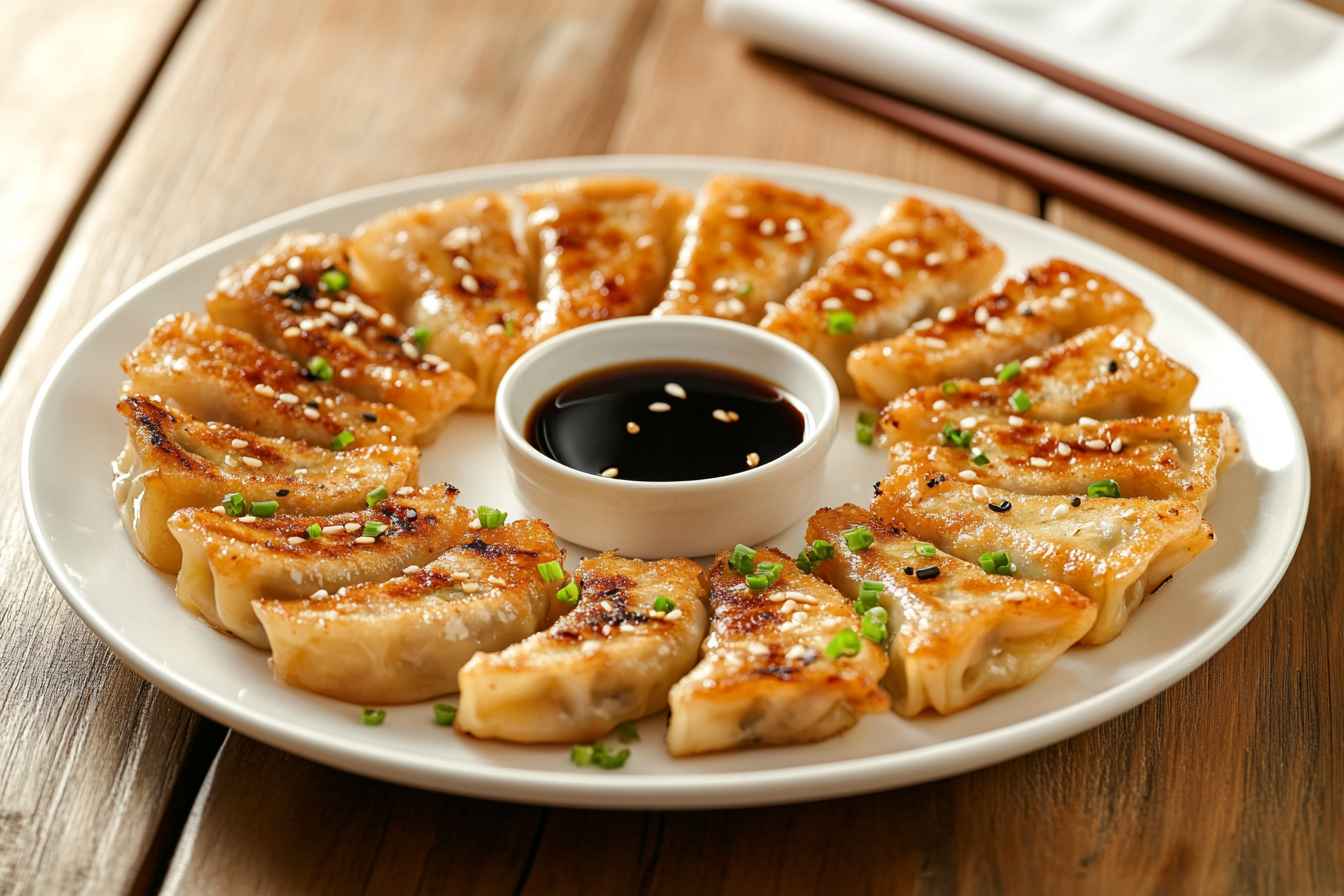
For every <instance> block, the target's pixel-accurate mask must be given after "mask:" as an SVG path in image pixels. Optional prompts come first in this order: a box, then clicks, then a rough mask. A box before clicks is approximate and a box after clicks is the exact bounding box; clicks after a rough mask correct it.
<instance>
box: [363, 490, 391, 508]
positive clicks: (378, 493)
mask: <svg viewBox="0 0 1344 896" xmlns="http://www.w3.org/2000/svg"><path fill="white" fill-rule="evenodd" d="M386 498H387V486H385V485H380V486H378V487H377V488H376V489H374V490H373V491H371V492H369V493H368V494H367V495H365V496H364V503H365V504H367V505H369V507H370V508H373V507H376V506H378V502H379V501H382V500H384V499H386Z"/></svg>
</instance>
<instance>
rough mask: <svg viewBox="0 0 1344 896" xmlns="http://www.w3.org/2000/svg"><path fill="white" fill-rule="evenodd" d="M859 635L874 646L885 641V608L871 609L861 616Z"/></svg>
mask: <svg viewBox="0 0 1344 896" xmlns="http://www.w3.org/2000/svg"><path fill="white" fill-rule="evenodd" d="M860 630H861V633H862V634H863V636H864V637H865V638H867V639H868V640H869V641H872V642H873V643H874V644H885V643H886V641H887V611H886V608H885V607H873V608H872V609H870V610H868V611H867V612H865V613H864V614H863V623H862V625H861V626H860Z"/></svg>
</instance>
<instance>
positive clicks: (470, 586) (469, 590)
mask: <svg viewBox="0 0 1344 896" xmlns="http://www.w3.org/2000/svg"><path fill="white" fill-rule="evenodd" d="M480 590H481V583H480V582H463V583H462V591H463V593H465V594H475V593H476V592H477V591H480Z"/></svg>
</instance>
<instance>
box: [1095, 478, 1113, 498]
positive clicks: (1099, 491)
mask: <svg viewBox="0 0 1344 896" xmlns="http://www.w3.org/2000/svg"><path fill="white" fill-rule="evenodd" d="M1087 496H1088V497H1089V498H1118V497H1120V483H1118V482H1116V481H1115V480H1114V479H1098V480H1097V481H1096V482H1094V483H1092V484H1091V485H1089V486H1088V487H1087Z"/></svg>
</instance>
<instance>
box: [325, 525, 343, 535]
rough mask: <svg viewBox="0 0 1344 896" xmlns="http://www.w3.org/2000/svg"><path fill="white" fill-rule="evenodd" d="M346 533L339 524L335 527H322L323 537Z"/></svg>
mask: <svg viewBox="0 0 1344 896" xmlns="http://www.w3.org/2000/svg"><path fill="white" fill-rule="evenodd" d="M344 531H345V527H344V526H342V525H340V524H339V523H337V524H336V525H334V526H323V527H322V534H323V535H340V534H341V533H342V532H344Z"/></svg>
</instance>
